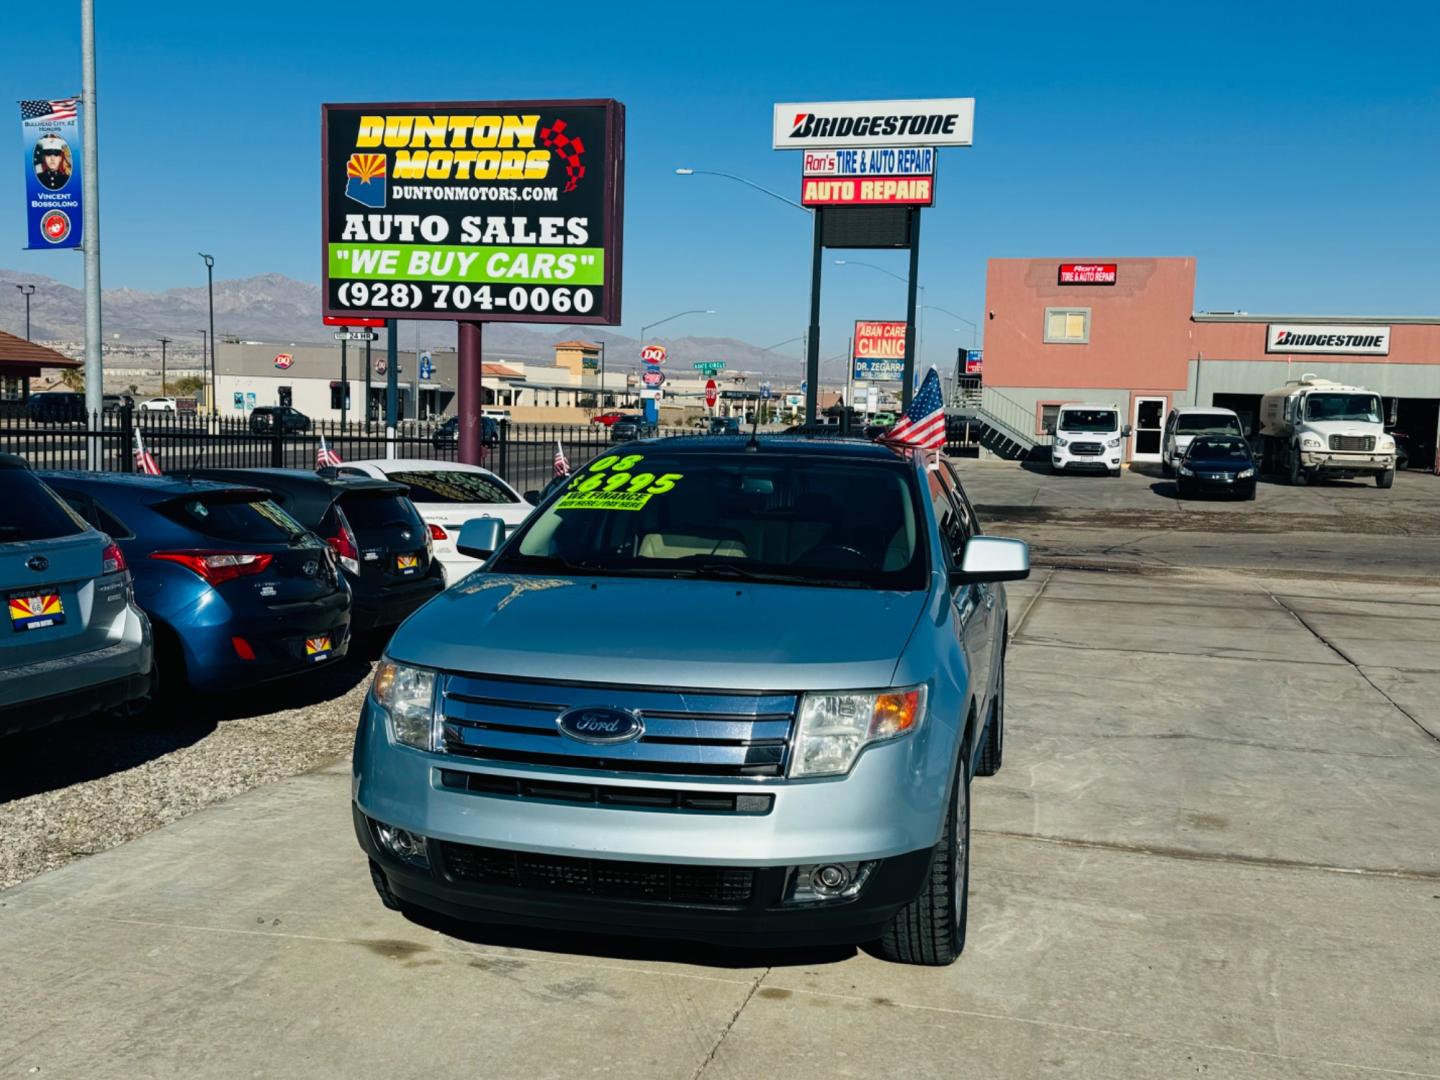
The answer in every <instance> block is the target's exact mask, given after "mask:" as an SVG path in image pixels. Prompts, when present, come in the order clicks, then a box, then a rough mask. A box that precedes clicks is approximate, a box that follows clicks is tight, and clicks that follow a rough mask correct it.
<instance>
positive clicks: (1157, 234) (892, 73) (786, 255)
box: [0, 0, 1440, 362]
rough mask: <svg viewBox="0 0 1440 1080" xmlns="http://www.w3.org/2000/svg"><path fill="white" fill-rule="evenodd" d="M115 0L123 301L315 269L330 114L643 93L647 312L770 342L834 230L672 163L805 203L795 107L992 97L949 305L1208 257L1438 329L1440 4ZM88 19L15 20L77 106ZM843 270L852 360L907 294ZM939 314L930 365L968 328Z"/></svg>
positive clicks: (1228, 292) (112, 37)
mask: <svg viewBox="0 0 1440 1080" xmlns="http://www.w3.org/2000/svg"><path fill="white" fill-rule="evenodd" d="M96 6H97V8H98V9H99V19H98V37H99V45H100V50H101V51H100V67H99V77H100V108H101V123H102V129H101V147H100V153H101V164H102V170H103V171H102V182H103V189H102V195H101V202H102V213H103V237H104V245H105V247H104V280H105V285H106V287H107V288H113V287H119V286H128V287H132V288H138V289H147V290H151V289H162V288H169V287H172V286H178V285H197V284H201V283H203V280H204V277H203V268H202V266H201V264H200V260H199V259H198V258H197V257H196V255H195V252H196V251H197V250H202V249H203V250H207V251H211V252H213V253H214V254H215V256H216V260H217V263H216V273H217V277H221V278H229V277H245V276H248V275H251V274H256V273H261V272H264V271H279V272H281V273H284V274H287V275H290V276H292V277H296V278H301V279H305V280H309V281H316V280H318V278H319V250H320V245H319V235H318V233H319V220H318V214H319V209H318V204H319V178H318V172H319V168H318V153H319V105H320V103H321V102H322V101H346V100H350V101H363V100H372V101H373V100H387V99H394V100H407V99H408V100H423V99H434V100H444V99H454V100H463V99H466V98H475V99H486V98H508V97H515V98H524V97H571V96H585V97H590V96H594V97H601V96H606V97H615V98H618V99H619V100H621V101H623V102H624V103H625V104H626V105H627V107H628V123H629V142H628V170H627V192H626V211H627V213H626V250H625V286H624V292H625V317H626V321H625V327H624V328H625V329H626V330H627V331H629V332H634V331H637V330H638V329H639V326H640V324H641V323H642V322H653V321H655V320H657V319H659V318H662V317H663V316H665V315H667V314H670V313H671V312H674V311H679V310H683V309H686V308H714V309H716V311H717V314H716V315H714V316H692V317H687V318H686V319H684V320H676V321H675V322H674V323H672V324H669V325H668V326H667V327H666V328H665V331H664V333H669V332H672V331H673V332H674V333H675V334H677V335H681V334H686V333H693V334H706V335H717V336H720V335H723V336H736V337H741V338H744V339H746V340H749V341H751V342H753V343H754V344H756V345H768V344H770V343H772V342H776V341H780V340H782V339H784V338H789V337H793V336H796V335H799V334H800V333H801V332H802V331H803V330H804V327H805V323H806V321H807V314H808V308H807V304H808V288H809V224H810V223H809V218H808V216H807V215H805V214H803V213H802V212H800V211H798V210H794V209H791V208H788V207H786V206H784V205H783V204H781V203H779V202H776V201H774V200H771V199H768V198H766V197H764V196H763V195H760V194H757V193H755V192H753V191H750V190H748V189H746V188H744V187H742V186H741V185H738V184H734V183H731V182H729V181H725V180H721V179H717V178H713V177H704V176H693V177H678V176H676V175H675V174H674V169H675V168H676V166H680V165H688V166H693V167H695V168H710V169H721V170H725V171H729V172H734V173H738V174H740V175H743V176H746V177H748V178H750V179H752V180H754V181H755V182H756V183H759V184H763V185H765V186H768V187H772V188H775V189H776V190H779V191H781V192H783V193H784V194H786V195H787V196H789V197H792V198H794V197H796V196H797V195H798V187H799V171H800V163H799V158H798V155H797V154H795V153H794V152H789V153H785V152H777V151H772V150H771V149H770V133H769V125H770V109H771V105H772V103H773V102H776V101H794V100H840V99H862V98H891V97H929V96H933V97H941V96H973V97H975V98H976V123H975V145H974V147H973V148H971V149H968V150H953V151H947V152H944V153H942V155H941V160H940V169H939V175H938V179H937V188H936V190H937V204H936V206H935V208H934V209H932V210H929V211H926V214H925V223H924V233H923V242H922V258H921V280H922V282H923V283H924V284H925V286H926V293H927V299H928V301H929V303H931V304H933V305H937V306H940V307H944V308H948V309H950V310H951V311H953V312H956V313H958V314H959V315H960V316H962V317H964V318H967V319H970V320H971V321H975V322H978V321H980V320H981V312H982V308H983V305H984V270H985V260H986V259H987V258H991V257H999V256H1037V257H1040V256H1055V257H1067V258H1070V257H1073V258H1101V257H1105V256H1117V255H1118V256H1124V255H1193V256H1196V257H1197V258H1198V260H1199V284H1198V295H1197V298H1196V302H1197V306H1198V307H1200V308H1201V309H1220V310H1225V309H1234V308H1242V309H1244V310H1248V311H1251V312H1264V311H1271V312H1281V311H1283V312H1316V313H1332V314H1350V313H1358V314H1440V290H1437V284H1440V273H1437V250H1436V249H1437V243H1436V242H1437V239H1440V211H1437V195H1440V139H1437V135H1440V122H1437V121H1440V63H1437V62H1436V61H1435V58H1434V51H1433V50H1434V42H1435V41H1436V40H1437V38H1440V13H1437V6H1436V5H1433V4H1421V3H1414V4H1409V3H1392V4H1387V5H1379V6H1377V7H1375V8H1372V9H1367V10H1361V9H1357V8H1356V7H1355V6H1354V5H1353V4H1338V3H1329V2H1324V0H1322V2H1318V3H1307V4H1303V5H1302V4H1291V3H1272V4H1257V3H1253V2H1251V3H1245V4H1239V3H1223V2H1222V3H1211V4H1207V5H1204V6H1187V7H1178V8H1177V7H1174V6H1168V5H1155V4H1143V5H1142V4H1134V3H1127V2H1115V3H1105V4H1095V3H1091V4H1075V3H1073V2H1072V3H1068V4H1064V5H1053V6H1050V5H1046V4H1025V5H1021V4H986V5H971V4H961V3H934V4H915V3H911V4H889V5H887V4H879V3H875V2H874V0H870V2H868V3H842V2H834V0H831V2H827V3H824V4H813V3H805V4H792V5H777V4H764V5H761V4H750V3H731V4H728V5H723V6H719V7H716V6H711V5H677V4H673V3H672V4H663V5H662V4H655V5H648V4H646V5H642V4H631V5H621V4H615V3H588V4H572V3H564V2H559V0H556V2H551V3H547V4H543V5H542V4H501V3H486V4H477V3H445V2H442V0H428V2H427V3H424V4H402V3H395V2H393V0H392V2H390V3H369V2H363V0H350V2H347V3H344V4H329V3H318V2H317V3H296V2H294V0H291V2H289V3H283V4H281V3H269V2H256V3H251V4H248V5H245V6H243V7H240V6H235V5H199V4H193V3H187V4H176V3H169V2H162V0H154V2H147V3H143V4H142V3H140V2H138V0H130V2H125V3H120V2H117V0H97V5H96ZM78 12H79V3H78V2H76V0H70V2H67V3H61V4H55V5H51V6H49V7H48V8H47V9H46V14H45V16H44V22H45V25H44V28H43V33H41V28H40V27H39V26H38V25H36V26H34V27H32V30H31V31H27V32H23V33H22V32H16V28H15V27H14V25H13V23H14V22H16V21H17V20H15V19H14V18H13V17H12V18H7V19H6V22H7V24H12V25H10V26H9V27H8V29H9V30H10V31H11V32H8V33H6V34H5V35H4V39H3V41H0V80H3V82H4V84H5V87H6V89H7V90H8V91H9V94H8V98H9V100H12V101H13V100H16V99H19V98H29V97H51V96H61V95H66V94H70V93H75V92H78V90H79V87H80V69H79V14H78ZM42 39H43V47H41V46H40V45H39V44H37V43H38V42H40V41H41V40H42ZM12 108H13V106H12ZM15 119H16V120H18V114H17V115H16V116H15ZM12 139H13V140H14V150H15V153H16V159H15V164H14V166H13V167H12V169H11V171H10V176H9V178H8V179H5V180H3V181H0V253H3V254H0V266H3V267H7V268H11V269H14V270H19V271H22V272H24V271H34V272H36V273H44V274H48V275H50V276H53V277H57V278H61V279H62V280H66V281H70V282H73V283H76V284H78V283H79V280H80V259H79V257H78V256H77V255H74V254H68V253H56V252H44V253H25V252H22V251H20V250H19V249H20V248H21V247H22V245H23V243H24V234H23V222H22V217H21V208H22V186H21V185H22V181H23V173H22V167H23V161H22V160H21V159H20V146H19V133H18V128H12ZM852 254H854V255H856V257H858V258H861V259H864V260H865V261H868V262H874V263H877V264H879V265H882V266H884V267H886V268H888V269H891V270H893V271H895V272H896V273H899V274H902V275H903V274H904V272H905V262H904V256H903V254H900V253H891V252H870V253H852ZM835 255H838V256H839V257H847V256H846V253H844V252H838V253H835ZM833 257H834V256H829V257H827V265H826V288H825V293H824V297H825V306H824V321H823V329H822V338H823V339H824V342H825V344H824V352H825V353H826V354H828V353H830V352H835V351H838V350H841V349H843V348H844V339H845V336H846V333H847V332H848V324H849V322H850V321H851V320H853V319H854V318H857V317H858V318H886V317H903V310H904V309H903V303H904V288H903V286H902V285H901V283H900V282H898V281H895V280H893V279H891V278H888V277H885V276H884V275H882V274H879V273H876V272H874V271H870V270H867V269H864V268H858V267H836V266H834V265H832V264H831V263H830V258H833ZM925 323H926V325H925V352H926V359H927V360H928V361H929V362H939V361H940V360H942V359H943V358H944V357H947V356H949V357H953V351H952V350H953V346H955V345H957V344H964V343H967V342H968V340H969V330H968V328H966V327H965V326H964V325H963V324H962V323H960V322H959V321H957V320H956V319H953V318H951V317H950V316H948V315H944V314H942V313H939V312H935V311H931V312H928V313H927V314H926V320H925ZM797 350H798V345H796V346H788V347H787V348H786V349H784V350H781V351H785V352H791V351H797Z"/></svg>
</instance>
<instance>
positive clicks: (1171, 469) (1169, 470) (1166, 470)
mask: <svg viewBox="0 0 1440 1080" xmlns="http://www.w3.org/2000/svg"><path fill="white" fill-rule="evenodd" d="M1160 475H1161V476H1174V475H1175V466H1174V465H1171V464H1170V462H1168V461H1162V462H1160Z"/></svg>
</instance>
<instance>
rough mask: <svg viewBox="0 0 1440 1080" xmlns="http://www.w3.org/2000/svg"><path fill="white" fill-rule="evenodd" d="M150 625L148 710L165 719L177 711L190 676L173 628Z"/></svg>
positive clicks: (153, 714)
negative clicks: (152, 663)
mask: <svg viewBox="0 0 1440 1080" xmlns="http://www.w3.org/2000/svg"><path fill="white" fill-rule="evenodd" d="M151 625H152V626H153V627H154V632H155V667H154V670H153V671H152V672H151V680H150V709H149V710H148V712H149V715H151V716H155V717H161V718H165V717H169V716H171V715H172V714H174V713H176V712H178V711H179V706H180V702H181V699H182V698H184V696H185V692H186V691H187V690H188V689H189V686H190V678H189V676H188V675H187V674H186V671H185V653H184V650H182V649H181V647H180V639H179V637H177V636H176V634H175V631H174V630H171V629H170V627H168V626H165V625H163V624H160V623H152V624H151Z"/></svg>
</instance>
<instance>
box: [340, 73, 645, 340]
mask: <svg viewBox="0 0 1440 1080" xmlns="http://www.w3.org/2000/svg"><path fill="white" fill-rule="evenodd" d="M321 117H322V119H321V144H322V161H321V164H322V169H323V172H322V176H323V180H322V184H321V187H322V196H323V212H322V219H323V220H322V229H323V243H324V250H323V253H322V260H321V264H322V275H323V279H324V295H325V314H326V315H329V316H369V317H380V318H406V319H467V318H469V319H483V320H486V321H494V322H501V321H515V322H563V323H616V322H619V319H620V248H621V245H620V237H621V207H622V185H623V173H624V170H623V156H624V135H625V109H624V106H622V105H621V104H619V103H618V102H615V101H609V100H597V101H502V102H493V101H492V102H450V103H444V104H424V105H416V104H380V105H324V106H322V107H321Z"/></svg>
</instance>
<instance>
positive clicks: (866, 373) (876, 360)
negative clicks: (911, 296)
mask: <svg viewBox="0 0 1440 1080" xmlns="http://www.w3.org/2000/svg"><path fill="white" fill-rule="evenodd" d="M854 350H855V378H856V379H857V380H859V381H861V382H898V381H899V380H900V379H902V378H903V377H904V371H905V324H904V323H903V322H877V321H875V320H860V321H857V322H856V323H855V346H854Z"/></svg>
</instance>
